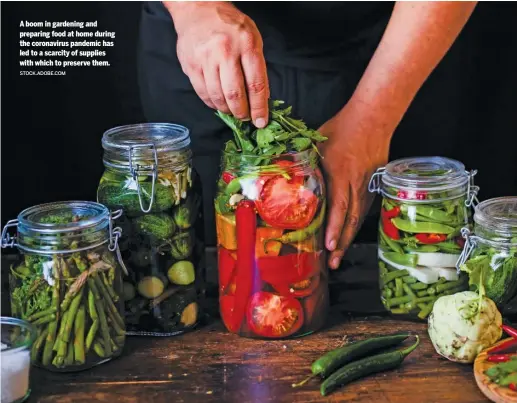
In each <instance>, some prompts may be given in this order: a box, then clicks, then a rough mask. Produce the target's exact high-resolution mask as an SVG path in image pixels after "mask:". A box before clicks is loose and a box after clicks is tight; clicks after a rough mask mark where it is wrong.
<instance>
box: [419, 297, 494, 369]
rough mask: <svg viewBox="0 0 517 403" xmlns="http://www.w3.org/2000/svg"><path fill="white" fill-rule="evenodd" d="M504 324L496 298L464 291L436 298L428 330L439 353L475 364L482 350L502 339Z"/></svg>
mask: <svg viewBox="0 0 517 403" xmlns="http://www.w3.org/2000/svg"><path fill="white" fill-rule="evenodd" d="M480 298H481V299H480ZM501 325H502V317H501V313H500V312H499V311H498V309H497V307H496V305H495V303H494V301H492V300H491V299H489V298H487V297H480V295H478V294H477V293H475V292H473V291H464V292H459V293H456V294H454V295H447V296H444V297H440V298H438V299H437V300H436V302H435V303H434V306H433V311H432V312H431V314H430V315H429V329H428V331H429V337H430V338H431V341H432V342H433V346H434V348H435V350H436V352H437V353H438V354H440V355H442V356H444V357H445V358H447V359H449V360H451V361H456V362H461V363H472V362H474V360H475V358H476V357H477V355H478V354H479V353H480V352H481V351H482V350H484V349H485V348H487V347H490V346H491V345H493V344H494V343H495V342H496V341H498V340H499V339H500V338H501V335H502V329H501Z"/></svg>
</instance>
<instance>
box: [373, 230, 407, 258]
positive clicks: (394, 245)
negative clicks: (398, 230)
mask: <svg viewBox="0 0 517 403" xmlns="http://www.w3.org/2000/svg"><path fill="white" fill-rule="evenodd" d="M379 236H380V238H381V239H382V240H383V241H384V242H386V245H388V246H389V247H390V249H391V250H393V252H398V253H404V250H403V249H402V247H401V246H400V245H399V244H398V243H396V242H395V241H394V240H392V239H391V238H390V237H389V236H387V235H386V234H385V233H384V231H383V229H382V227H380V226H379Z"/></svg>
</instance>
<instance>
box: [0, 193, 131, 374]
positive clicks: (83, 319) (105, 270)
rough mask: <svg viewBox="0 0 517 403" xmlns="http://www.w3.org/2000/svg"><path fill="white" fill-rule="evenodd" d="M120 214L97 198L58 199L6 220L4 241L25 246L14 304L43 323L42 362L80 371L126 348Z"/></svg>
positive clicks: (21, 314)
mask: <svg viewBox="0 0 517 403" xmlns="http://www.w3.org/2000/svg"><path fill="white" fill-rule="evenodd" d="M119 215H120V212H117V213H114V214H111V213H110V212H109V211H108V209H107V208H106V207H105V206H103V205H101V204H98V203H94V202H58V203H49V204H43V205H38V206H34V207H31V208H28V209H26V210H24V211H22V212H21V213H20V214H19V215H18V219H17V220H11V221H9V222H8V223H7V224H6V226H5V227H4V229H3V231H2V247H3V248H6V247H16V248H17V249H18V250H19V251H20V252H21V253H20V255H19V259H18V262H17V263H16V264H14V265H12V267H11V268H10V273H9V283H10V294H11V312H12V315H13V316H14V317H16V318H20V319H23V320H25V321H27V322H29V323H30V324H31V325H32V326H33V327H35V328H36V329H37V338H36V340H35V341H34V343H33V344H32V349H31V361H32V363H34V364H35V365H37V366H41V367H43V368H45V369H48V370H51V371H58V372H59V371H60V372H69V371H78V370H83V369H86V368H90V367H92V366H94V365H97V364H100V363H102V362H105V361H108V360H110V359H112V358H113V357H117V356H119V355H120V354H121V352H122V349H123V347H124V342H125V322H124V313H123V312H124V308H123V302H122V278H121V277H122V276H121V272H120V267H121V266H119V263H120V264H122V263H121V259H119V258H120V253H119V250H118V239H119V237H120V234H121V230H120V228H114V227H113V221H114V219H116V218H117V217H118V216H119ZM10 227H16V229H17V233H16V235H15V236H14V237H13V236H11V235H10V234H9V228H10Z"/></svg>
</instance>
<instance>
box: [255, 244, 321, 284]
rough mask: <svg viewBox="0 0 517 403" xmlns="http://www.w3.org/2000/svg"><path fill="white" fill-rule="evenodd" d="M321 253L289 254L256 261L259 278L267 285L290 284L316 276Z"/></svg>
mask: <svg viewBox="0 0 517 403" xmlns="http://www.w3.org/2000/svg"><path fill="white" fill-rule="evenodd" d="M320 253H321V252H304V253H291V254H289V255H284V256H266V257H261V258H260V259H258V267H259V270H260V277H261V279H262V280H264V281H265V282H266V283H269V284H284V285H288V284H292V283H298V282H300V281H303V280H307V279H308V278H310V277H312V276H314V275H316V274H317V273H318V270H319V265H318V259H319V256H320Z"/></svg>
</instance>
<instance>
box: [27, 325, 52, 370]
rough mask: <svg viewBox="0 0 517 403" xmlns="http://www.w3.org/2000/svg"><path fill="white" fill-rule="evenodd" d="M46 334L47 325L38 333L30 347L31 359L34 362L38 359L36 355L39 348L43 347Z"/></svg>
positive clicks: (38, 352) (39, 350)
mask: <svg viewBox="0 0 517 403" xmlns="http://www.w3.org/2000/svg"><path fill="white" fill-rule="evenodd" d="M47 336H48V326H47V327H46V328H45V330H43V331H42V332H41V333H40V334H39V336H38V338H37V339H36V341H35V342H34V344H33V345H32V349H31V361H32V362H36V360H37V359H38V356H39V354H40V352H41V348H42V347H43V345H44V343H45V339H46V338H47Z"/></svg>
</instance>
